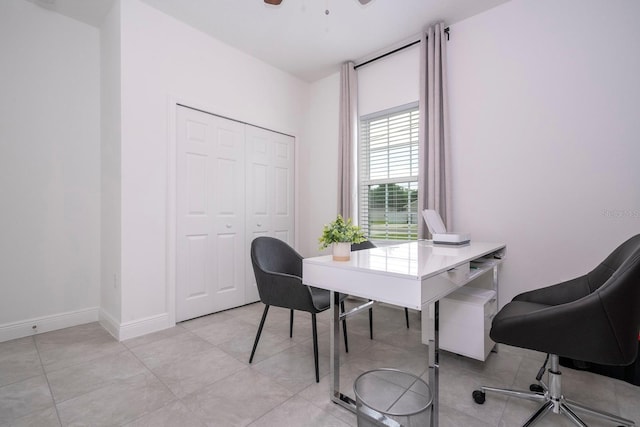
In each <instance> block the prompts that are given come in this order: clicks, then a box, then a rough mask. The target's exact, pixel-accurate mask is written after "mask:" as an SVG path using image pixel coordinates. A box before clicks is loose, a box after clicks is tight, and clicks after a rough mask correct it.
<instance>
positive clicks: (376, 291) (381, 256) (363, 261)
mask: <svg viewBox="0 0 640 427" xmlns="http://www.w3.org/2000/svg"><path fill="white" fill-rule="evenodd" d="M504 252H505V245H504V244H500V243H482V242H472V243H471V244H470V245H467V246H462V247H442V246H434V245H433V244H432V242H430V241H418V242H411V243H403V244H399V245H393V246H387V247H379V248H374V249H368V250H362V251H356V252H352V253H351V260H350V261H343V262H338V261H333V260H332V259H331V256H330V255H327V256H321V257H314V258H305V259H304V261H303V273H302V280H303V282H304V283H305V284H307V285H312V286H316V287H318V288H323V289H328V290H330V291H331V310H332V315H331V352H332V357H331V360H330V372H331V373H330V397H331V400H332V401H334V402H335V403H338V404H340V405H342V406H344V407H346V408H348V409H350V410H352V411H355V402H354V400H353V399H352V398H351V397H349V396H346V395H343V394H342V393H340V347H339V346H340V339H339V338H340V334H339V330H338V328H339V325H340V320H341V315H340V311H339V305H338V304H336V303H335V302H336V298H335V296H336V295H335V293H336V292H338V293H344V294H349V295H354V296H359V297H362V298H366V299H370V300H374V301H379V302H386V303H389V304H394V305H399V306H403V307H409V308H414V309H417V310H422V311H423V315H422V342H423V343H424V344H427V345H428V346H429V351H428V366H429V385H430V386H431V389H432V393H433V408H432V411H431V425H432V426H434V427H435V426H437V425H438V325H437V322H435V320H434V319H437V317H438V301H439V300H440V299H441V298H443V297H444V296H446V295H448V294H449V293H451V292H453V291H454V290H456V289H457V288H459V287H460V286H464V285H465V284H467V283H469V282H471V281H472V280H474V279H475V278H477V277H479V276H480V275H481V274H483V273H485V272H487V271H490V270H492V271H493V286H494V288H495V289H496V290H497V285H498V264H499V262H500V260H501V259H502V257H503V255H504ZM480 258H483V259H488V260H495V262H493V261H489V262H486V263H484V264H483V265H484V267H481V268H475V269H469V263H470V262H471V261H474V260H478V259H480ZM365 306H367V304H365ZM350 314H352V312H350V313H347V314H346V315H347V316H348V315H350Z"/></svg>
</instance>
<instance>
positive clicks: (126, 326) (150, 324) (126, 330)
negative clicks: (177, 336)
mask: <svg viewBox="0 0 640 427" xmlns="http://www.w3.org/2000/svg"><path fill="white" fill-rule="evenodd" d="M173 326H175V323H173V324H172V323H171V322H170V321H169V313H162V314H158V315H156V316H150V317H146V318H144V319H139V320H133V321H131V322H125V323H123V324H121V325H120V329H119V334H118V336H117V337H116V338H117V339H118V340H120V341H124V340H128V339H130V338H136V337H139V336H142V335H146V334H150V333H152V332H158V331H161V330H163V329H168V328H171V327H173Z"/></svg>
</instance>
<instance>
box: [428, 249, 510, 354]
mask: <svg viewBox="0 0 640 427" xmlns="http://www.w3.org/2000/svg"><path fill="white" fill-rule="evenodd" d="M500 262H501V259H495V258H493V257H491V258H480V259H478V260H476V261H472V262H471V263H470V266H469V272H468V274H467V277H466V281H465V283H464V284H466V283H469V282H472V281H477V282H478V283H470V284H469V285H468V286H464V287H461V288H459V289H458V290H456V291H455V292H452V293H451V294H449V295H448V296H446V297H445V298H443V299H441V300H440V316H439V317H440V338H439V339H440V348H441V349H443V350H447V351H450V352H453V353H456V354H460V355H463V356H466V357H470V358H473V359H477V360H480V361H484V360H486V358H487V356H488V355H489V352H490V351H491V350H492V349H493V347H494V346H495V343H494V342H493V341H492V340H491V338H490V337H489V332H490V330H491V322H492V320H493V317H494V316H495V314H496V313H497V311H498V295H497V283H496V281H495V280H492V281H491V286H482V285H483V284H484V283H481V282H482V279H481V276H483V275H484V274H485V273H487V272H489V271H492V270H494V269H495V268H497V266H498V265H499V264H500ZM494 278H495V275H494Z"/></svg>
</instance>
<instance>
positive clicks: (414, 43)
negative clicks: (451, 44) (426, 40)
mask: <svg viewBox="0 0 640 427" xmlns="http://www.w3.org/2000/svg"><path fill="white" fill-rule="evenodd" d="M444 33H445V34H446V35H447V40H449V27H447V28H445V29H444ZM418 43H420V40H416V41H412V42H410V43H407V44H405V45H404V46H400V47H399V48H396V49H393V50H392V51H391V52H387V53H383V54H382V55H379V56H376V57H375V58H372V59H370V60H368V61H365V62H363V63H362V64H358V65H355V66H354V67H353V69H354V70H357V69H358V68H360V67H362V66H363V65H367V64H370V63H372V62H374V61H377V60H378V59H382V58H384V57H387V56H389V55H393V54H394V53H396V52H400V51H401V50H404V49H406V48H408V47H411V46H413V45H416V44H418Z"/></svg>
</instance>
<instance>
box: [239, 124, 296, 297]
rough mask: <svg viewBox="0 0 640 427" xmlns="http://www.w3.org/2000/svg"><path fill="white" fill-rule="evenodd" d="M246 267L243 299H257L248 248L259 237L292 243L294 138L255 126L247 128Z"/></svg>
mask: <svg viewBox="0 0 640 427" xmlns="http://www.w3.org/2000/svg"><path fill="white" fill-rule="evenodd" d="M245 135H246V155H247V191H246V196H247V198H246V211H247V222H246V234H247V256H248V257H247V267H246V274H245V277H246V290H245V302H246V303H249V302H254V301H258V300H259V299H260V296H259V295H258V289H257V287H256V283H255V276H254V273H253V267H252V265H251V258H250V255H249V251H250V248H251V241H253V239H255V238H256V237H258V236H271V237H277V238H278V239H281V240H284V241H285V242H287V243H288V244H290V245H291V246H293V244H294V235H293V232H294V212H293V207H294V203H293V195H294V187H293V183H294V151H293V150H294V144H293V142H294V139H293V138H292V137H290V136H287V135H282V134H279V133H277V132H271V131H267V130H264V129H260V128H257V127H254V126H249V125H247V128H246V134H245Z"/></svg>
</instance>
